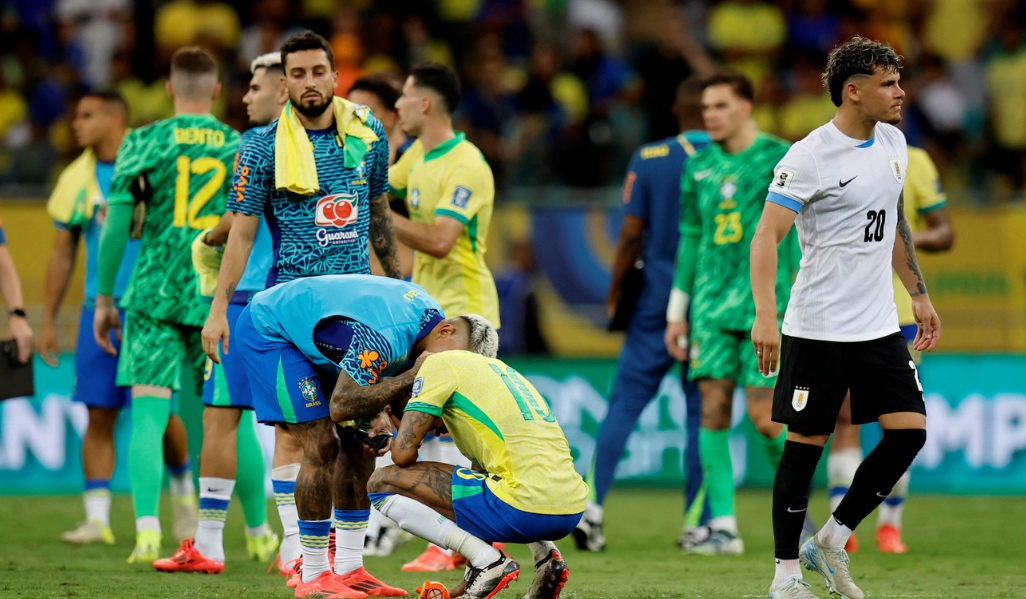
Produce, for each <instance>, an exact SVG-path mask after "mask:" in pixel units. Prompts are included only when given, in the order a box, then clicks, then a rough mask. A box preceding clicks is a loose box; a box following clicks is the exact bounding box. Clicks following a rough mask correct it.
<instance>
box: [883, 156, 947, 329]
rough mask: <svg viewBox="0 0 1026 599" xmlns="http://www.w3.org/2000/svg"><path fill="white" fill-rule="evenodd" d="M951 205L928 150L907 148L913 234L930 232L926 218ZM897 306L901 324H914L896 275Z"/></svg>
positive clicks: (908, 204) (909, 301) (908, 202)
mask: <svg viewBox="0 0 1026 599" xmlns="http://www.w3.org/2000/svg"><path fill="white" fill-rule="evenodd" d="M947 203H948V196H947V194H945V193H944V189H943V188H942V187H941V182H940V175H938V174H937V167H936V166H934V164H933V160H931V159H930V155H929V154H927V153H926V150H923V149H922V148H916V147H913V146H909V147H908V169H907V170H906V172H905V219H906V220H907V221H908V226H909V228H910V229H912V232H913V233H915V232H916V231H923V230H925V229H926V228H927V224H926V219H925V218H924V215H925V214H927V213H928V212H931V211H933V210H937V209H938V208H943V207H944V206H946V205H947ZM894 303H895V305H896V306H897V307H898V324H900V325H902V326H904V325H907V324H915V323H916V319H915V317H914V316H913V315H912V298H911V297H910V296H909V294H908V291H907V290H906V289H905V285H904V284H902V282H901V280H900V279H898V275H897V274H895V275H894Z"/></svg>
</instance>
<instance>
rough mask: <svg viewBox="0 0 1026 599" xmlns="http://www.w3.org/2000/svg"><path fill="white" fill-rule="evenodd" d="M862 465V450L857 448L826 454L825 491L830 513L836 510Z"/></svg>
mask: <svg viewBox="0 0 1026 599" xmlns="http://www.w3.org/2000/svg"><path fill="white" fill-rule="evenodd" d="M860 464H862V450H861V449H859V448H858V447H849V448H847V449H838V450H836V451H831V452H830V453H829V454H827V489H828V491H829V493H830V513H833V512H834V510H836V509H837V506H839V505H840V504H841V500H842V499H844V495H845V493H847V492H848V488H849V487H851V481H852V480H854V479H855V471H856V470H858V469H859V465H860Z"/></svg>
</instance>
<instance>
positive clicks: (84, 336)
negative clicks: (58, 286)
mask: <svg viewBox="0 0 1026 599" xmlns="http://www.w3.org/2000/svg"><path fill="white" fill-rule="evenodd" d="M94 312H95V311H94V310H93V309H92V307H90V306H82V311H81V314H80V316H79V321H78V322H79V325H78V340H77V341H76V346H75V385H74V393H73V394H72V399H73V400H74V401H77V402H80V403H83V404H85V405H86V406H88V407H90V408H105V409H110V410H120V409H122V408H127V407H128V406H129V405H131V402H132V388H131V387H118V386H117V384H116V381H117V378H118V358H117V356H112V355H110V354H108V353H107V352H105V351H103V350H102V349H101V348H100V346H99V345H97V344H96V339H95V338H94V337H93V314H94ZM118 312H119V314H120V315H121V321H122V322H124V321H125V311H124V310H121V309H119V310H118ZM110 340H111V342H112V343H113V344H114V348H115V349H118V350H120V349H121V342H119V341H118V340H117V337H116V336H115V334H114V332H113V331H111V334H110Z"/></svg>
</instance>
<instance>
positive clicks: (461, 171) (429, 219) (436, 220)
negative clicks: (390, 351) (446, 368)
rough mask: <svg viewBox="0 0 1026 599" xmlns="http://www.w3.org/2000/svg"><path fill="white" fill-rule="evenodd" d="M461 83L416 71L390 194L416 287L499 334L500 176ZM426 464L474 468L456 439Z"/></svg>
mask: <svg viewBox="0 0 1026 599" xmlns="http://www.w3.org/2000/svg"><path fill="white" fill-rule="evenodd" d="M459 102H460V81H459V78H458V77H457V76H456V73H455V72H453V70H452V69H451V68H449V67H447V66H445V65H442V64H437V63H426V64H422V65H418V66H416V67H414V68H413V69H412V70H411V71H410V75H409V77H407V79H406V82H405V84H404V85H403V89H402V95H401V96H400V97H399V100H398V101H397V102H396V103H395V107H396V110H397V111H398V113H399V126H400V127H401V128H402V130H403V132H404V133H406V134H407V135H409V136H411V137H416V138H417V141H415V142H413V144H412V145H411V146H410V147H409V149H407V150H406V152H405V153H404V154H403V156H402V158H400V159H399V160H398V161H397V162H396V163H395V164H394V165H393V166H392V167H391V168H389V169H388V186H389V189H390V191H391V192H392V194H393V195H395V196H397V197H401V198H404V199H405V200H406V206H407V208H408V209H409V218H407V217H405V216H402V215H400V214H397V213H393V214H392V219H393V222H394V223H395V232H396V237H397V238H398V240H399V242H400V243H403V244H406V245H407V246H409V247H411V248H413V249H414V250H415V253H414V259H413V282H414V283H417V284H418V285H420V286H421V287H423V288H424V289H425V290H427V292H428V293H429V294H431V297H433V298H435V299H436V300H438V303H439V304H440V305H441V306H442V310H443V311H445V313H446V314H466V313H468V312H469V313H474V314H480V315H482V316H484V317H485V318H487V319H488V320H489V321H490V322H491V323H492V325H493V326H494V327H495V328H496V329H498V328H499V299H498V294H497V293H496V290H495V280H494V279H492V273H491V272H490V271H489V270H488V266H486V265H485V261H484V254H485V250H486V249H487V244H486V239H487V236H488V227H489V225H490V224H491V220H492V207H493V205H494V203H495V181H494V179H493V177H492V169H491V168H490V167H489V166H488V163H487V162H485V159H484V156H482V155H481V151H480V150H478V149H477V147H476V146H474V144H472V143H470V142H469V141H467V140H466V138H465V137H464V135H463V133H460V132H458V131H454V130H453V128H452V115H453V112H455V110H456V107H457V106H458V105H459ZM424 454H425V455H424V457H425V459H430V460H436V461H439V462H448V463H450V464H452V463H456V464H461V465H467V464H466V462H465V461H464V460H463V457H462V456H461V455H460V453H459V451H458V450H457V449H456V448H455V446H454V445H453V444H452V441H451V439H448V438H447V437H441V438H436V439H432V440H431V441H430V442H429V443H428V444H426V445H425V446H424ZM462 565H463V564H462V559H461V558H460V556H459V555H455V554H453V553H452V552H447V551H443V550H442V549H440V548H438V547H435V546H428V548H427V549H426V550H425V551H424V552H423V553H422V554H421V555H419V556H418V557H417V558H416V559H414V560H413V561H411V562H409V563H407V564H405V565H404V566H403V570H404V571H413V572H435V571H439V570H454V569H456V568H459V567H462Z"/></svg>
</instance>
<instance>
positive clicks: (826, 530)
mask: <svg viewBox="0 0 1026 599" xmlns="http://www.w3.org/2000/svg"><path fill="white" fill-rule="evenodd" d="M850 536H851V529H850V528H848V527H847V526H845V525H843V524H841V523H840V522H838V521H837V518H834V517H833V516H830V517H829V518H827V521H826V524H824V525H823V528H822V529H821V530H820V531H819V532H817V533H816V542H817V543H819V545H820V546H821V547H826V548H827V549H843V548H844V544H845V543H847V542H848V537H850Z"/></svg>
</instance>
